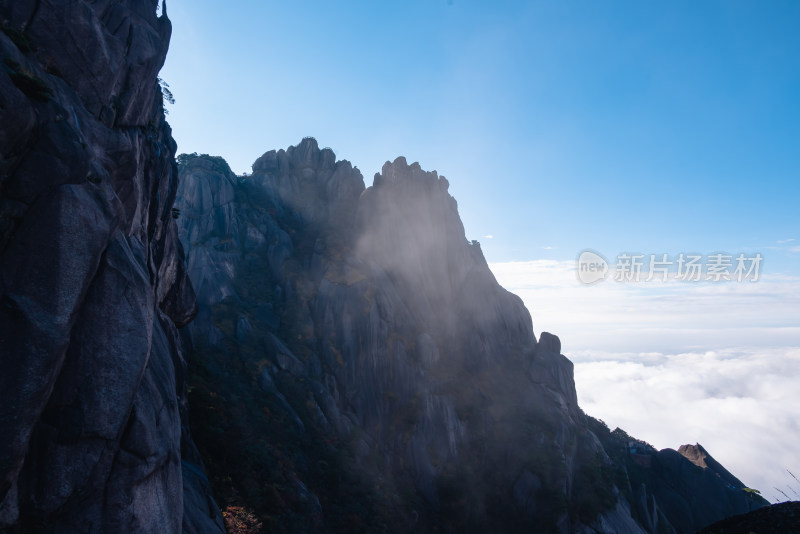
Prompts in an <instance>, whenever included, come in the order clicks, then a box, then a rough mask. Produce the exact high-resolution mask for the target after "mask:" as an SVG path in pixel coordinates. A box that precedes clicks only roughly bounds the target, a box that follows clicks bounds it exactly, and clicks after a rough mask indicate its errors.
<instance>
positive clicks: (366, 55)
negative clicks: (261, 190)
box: [162, 0, 800, 273]
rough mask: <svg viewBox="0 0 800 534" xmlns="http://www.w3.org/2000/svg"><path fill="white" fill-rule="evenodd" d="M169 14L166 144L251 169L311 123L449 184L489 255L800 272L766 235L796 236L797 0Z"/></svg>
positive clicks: (317, 131) (280, 5)
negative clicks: (684, 257)
mask: <svg viewBox="0 0 800 534" xmlns="http://www.w3.org/2000/svg"><path fill="white" fill-rule="evenodd" d="M168 8H169V14H170V17H171V18H172V20H173V25H174V34H173V40H172V47H171V50H170V55H169V57H168V59H167V64H166V66H165V68H164V70H163V71H162V76H163V77H164V78H165V79H166V80H167V82H168V83H169V84H170V85H171V87H172V89H173V92H174V94H175V97H176V99H177V103H176V105H175V106H172V107H171V110H170V116H169V119H170V122H171V123H172V125H173V128H174V130H175V137H176V138H177V140H178V143H179V149H180V150H181V151H189V152H194V151H197V152H207V153H212V154H217V155H222V156H223V157H225V158H226V159H227V160H228V161H229V163H230V164H231V166H232V167H233V169H234V170H235V171H236V172H244V171H246V170H249V166H250V164H251V163H252V162H253V161H254V160H255V159H256V158H257V157H258V156H259V155H261V154H262V153H263V152H265V151H267V150H270V149H273V148H282V147H287V146H289V145H291V144H296V143H297V142H299V140H300V139H301V138H302V137H304V136H307V135H312V136H314V137H316V138H317V139H318V141H319V142H320V145H321V146H330V147H331V148H333V149H334V151H335V152H336V153H337V156H338V157H340V158H344V159H349V160H350V161H352V162H353V163H354V164H355V165H357V166H358V167H359V168H360V169H361V170H362V172H363V173H364V175H365V180H366V182H367V184H368V185H369V184H370V183H371V181H372V175H373V174H374V173H375V172H376V171H379V170H380V167H381V165H382V164H383V162H384V161H386V160H387V159H394V158H395V157H396V156H399V155H404V156H406V157H407V158H408V159H409V160H410V161H419V162H420V163H421V164H422V166H423V167H424V168H426V169H429V170H433V169H436V170H438V171H439V172H440V173H441V174H444V175H445V176H447V177H448V178H449V179H450V181H451V192H452V193H453V195H454V196H455V197H456V199H457V200H458V201H459V206H460V212H461V216H462V218H463V219H464V223H465V227H466V230H467V235H468V237H469V238H471V239H472V238H475V239H479V240H480V241H481V242H482V244H483V249H484V252H485V254H486V255H487V258H488V259H489V260H490V261H511V260H516V261H519V260H530V259H537V258H552V259H567V258H574V257H575V255H576V254H577V252H578V251H580V250H582V249H584V248H594V249H597V250H600V251H601V252H603V253H604V254H606V255H610V256H615V255H616V254H618V253H619V252H622V251H639V252H643V253H671V254H677V253H679V252H682V251H698V252H702V253H711V252H715V251H727V252H731V253H737V252H742V251H743V252H751V251H756V250H758V251H762V252H764V253H765V256H766V257H765V262H764V268H765V270H770V271H772V272H776V271H778V272H784V273H787V272H791V271H798V270H800V260H799V258H800V254H798V253H792V252H790V249H791V247H792V246H795V247H796V246H797V245H800V242H786V243H778V242H779V241H786V240H789V239H800V217H798V215H797V210H796V204H797V202H798V200H800V150H798V147H800V97H798V95H800V32H798V30H797V28H798V27H800V4H798V3H797V2H791V1H788V2H769V3H756V2H733V1H725V2H702V3H698V2H669V3H667V2H663V3H654V2H596V1H584V2H493V3H491V4H490V3H488V2H479V1H466V0H452V1H448V0H442V1H432V0H426V1H417V2H413V1H412V2H380V3H377V2H336V3H333V2H308V1H303V2H291V3H289V2H265V1H238V2H233V3H228V4H225V5H224V7H221V5H220V4H219V3H218V2H210V1H206V0H199V1H192V2H188V1H186V0H172V1H170V2H169V4H168ZM487 235H491V236H493V238H492V239H489V238H486V237H484V236H487ZM545 247H552V249H550V248H545ZM769 247H775V248H774V249H771V248H769Z"/></svg>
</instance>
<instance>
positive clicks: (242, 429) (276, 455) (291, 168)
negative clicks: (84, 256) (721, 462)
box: [176, 138, 763, 532]
mask: <svg viewBox="0 0 800 534" xmlns="http://www.w3.org/2000/svg"><path fill="white" fill-rule="evenodd" d="M179 168H180V175H181V181H180V183H181V186H180V191H179V194H178V200H177V201H176V206H178V207H179V209H180V210H181V216H180V219H179V221H178V222H179V228H180V236H181V240H182V241H183V244H184V247H185V249H186V251H187V262H188V271H189V273H190V276H191V278H192V280H193V282H194V285H195V287H196V288H197V294H198V302H199V305H200V307H199V309H200V311H199V313H198V316H197V319H196V320H195V321H194V322H193V323H192V324H191V325H190V326H189V327H188V328H187V332H188V333H189V337H190V338H191V343H192V345H193V350H194V352H193V354H194V356H193V360H192V361H193V364H192V366H191V367H190V371H191V373H192V377H191V382H192V385H193V386H192V391H191V393H190V403H191V405H192V411H191V414H192V417H193V419H192V423H193V428H194V431H195V433H196V434H197V436H198V442H199V443H200V447H201V450H202V452H203V454H204V458H205V460H206V463H207V465H208V467H209V472H210V476H211V479H212V482H213V484H214V487H215V490H216V491H217V492H218V496H219V497H220V499H221V500H222V501H223V502H224V503H225V508H226V513H227V515H228V519H229V525H234V524H235V525H237V528H242V529H244V530H245V531H247V530H248V529H249V530H250V531H258V530H259V529H264V531H279V532H291V531H296V530H300V529H302V530H306V531H315V532H323V531H333V532H350V531H369V532H380V531H385V532H405V531H412V530H417V531H428V532H465V531H466V532H483V531H494V532H516V531H520V532H522V531H526V532H529V531H531V530H534V531H537V532H693V531H694V530H696V529H697V528H699V527H701V526H704V525H706V524H708V523H711V522H712V521H715V520H717V519H719V518H722V517H725V516H728V515H731V514H733V513H737V512H741V511H747V510H749V509H751V508H754V507H758V506H760V505H762V504H763V501H760V500H759V499H758V498H756V497H753V496H752V495H750V494H748V493H747V492H745V491H743V490H742V485H741V483H739V484H738V485H736V484H733V485H731V484H730V483H729V480H728V479H725V480H723V478H721V476H720V473H721V471H718V470H717V471H715V470H712V469H707V468H703V467H700V466H697V465H695V464H693V463H692V462H690V461H689V460H687V459H686V458H685V457H684V456H683V455H681V454H679V453H678V452H676V451H673V450H669V449H668V450H664V451H660V452H658V451H655V450H653V449H652V448H651V447H649V446H647V445H646V444H640V445H639V446H638V448H637V447H635V446H634V445H633V444H635V443H639V442H636V441H635V440H634V439H633V438H630V437H629V436H627V434H625V433H624V432H623V431H621V430H615V431H614V432H611V431H610V430H609V429H608V428H607V427H606V426H605V425H604V424H603V423H602V422H600V421H596V420H594V419H592V418H590V417H587V416H586V415H585V414H584V413H583V412H582V411H581V410H580V408H579V407H578V404H577V396H576V393H575V385H574V380H573V373H572V371H573V367H572V363H571V362H570V361H569V360H568V359H567V358H566V357H564V356H563V355H561V354H560V352H561V343H560V341H559V339H558V338H557V337H556V336H554V335H551V334H548V333H546V332H544V333H542V334H541V335H540V337H539V339H538V340H537V339H536V338H535V337H534V331H533V325H532V322H531V317H530V315H529V313H528V311H527V310H526V309H525V307H524V306H523V304H522V301H521V300H520V299H519V298H518V297H516V296H515V295H513V294H511V293H509V292H508V291H506V290H505V289H503V288H502V287H500V286H499V285H498V283H497V282H496V280H495V278H494V276H493V275H492V273H491V271H490V270H489V268H488V265H487V263H486V260H485V259H484V256H483V253H482V252H481V249H480V245H479V244H478V243H477V242H474V241H473V242H470V241H468V240H467V239H466V237H465V234H464V228H463V225H462V224H461V220H460V218H459V215H458V210H457V205H456V201H455V200H454V199H453V198H452V197H451V196H450V194H449V193H448V186H449V184H448V181H447V180H446V179H445V178H444V177H443V176H439V175H438V174H437V173H436V172H425V171H424V170H422V169H421V168H420V166H419V165H418V164H416V163H414V164H411V165H409V164H408V163H407V162H406V160H405V159H404V158H398V159H396V160H395V161H394V162H391V163H390V162H387V163H386V164H385V165H384V167H383V169H382V171H381V173H379V174H376V175H375V179H374V183H373V185H372V186H371V187H369V188H367V187H365V185H364V182H363V178H362V176H361V173H360V172H359V171H358V169H355V168H353V167H352V166H351V164H350V163H348V162H347V161H336V158H335V156H334V154H333V152H332V151H331V150H329V149H322V150H320V149H319V148H318V146H317V143H316V141H315V140H314V139H312V138H307V139H304V140H303V141H302V142H301V143H300V144H299V145H297V146H294V147H290V148H289V149H287V150H279V151H270V152H267V153H266V154H264V155H263V156H261V157H260V158H259V159H258V160H257V161H256V162H255V163H254V164H253V174H252V175H250V176H235V175H234V174H233V173H232V172H231V171H230V169H229V168H228V166H227V164H226V163H225V162H224V160H222V159H221V158H216V157H209V156H198V155H196V154H195V155H182V156H181V157H180V158H179ZM242 450H245V451H247V453H246V455H244V456H242V455H241V453H240V452H239V451H242ZM237 454H238V456H237Z"/></svg>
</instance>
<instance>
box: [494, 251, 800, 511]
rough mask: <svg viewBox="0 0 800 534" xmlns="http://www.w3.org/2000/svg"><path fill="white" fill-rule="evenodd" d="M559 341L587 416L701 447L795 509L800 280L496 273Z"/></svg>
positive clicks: (571, 267) (556, 269)
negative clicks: (587, 279) (594, 278)
mask: <svg viewBox="0 0 800 534" xmlns="http://www.w3.org/2000/svg"><path fill="white" fill-rule="evenodd" d="M490 267H491V269H492V271H493V272H494V274H495V276H496V277H497V280H498V282H500V284H501V285H503V286H504V287H505V288H506V289H508V290H509V291H511V292H513V293H516V294H517V295H519V296H520V297H521V298H522V299H523V301H524V302H525V305H526V306H527V307H528V309H529V310H530V312H531V315H532V317H533V326H534V330H535V331H536V333H537V335H538V334H539V333H541V332H542V331H548V332H552V333H554V334H557V335H558V336H559V337H560V338H561V342H562V352H563V353H564V354H565V355H566V356H567V357H569V358H570V359H571V360H572V361H573V362H574V363H575V382H576V386H577V389H578V400H579V402H580V405H581V407H582V408H583V409H584V411H586V413H588V414H590V415H592V416H594V417H597V418H600V419H603V420H604V421H605V422H606V423H607V424H608V425H609V426H610V427H611V428H614V427H617V426H619V427H621V428H623V429H625V430H626V431H627V432H629V433H630V434H632V435H634V436H636V437H638V438H640V439H644V440H645V441H648V442H650V443H651V444H652V445H653V446H655V447H656V448H659V449H660V448H667V447H669V448H674V449H677V448H678V446H679V445H681V444H683V443H700V444H702V445H703V446H704V447H705V448H706V450H708V452H709V453H710V454H711V455H712V456H714V457H715V458H716V459H717V460H718V461H719V462H720V463H722V465H724V466H725V467H726V468H728V469H729V470H730V471H731V472H732V473H733V474H734V475H735V476H737V477H738V478H739V479H740V480H741V481H742V482H743V483H745V484H746V485H748V486H750V487H753V488H756V489H759V490H760V491H761V492H762V494H763V495H764V496H765V497H766V498H767V499H769V500H771V501H784V500H787V497H788V498H791V499H800V483H798V482H797V481H796V480H795V479H794V478H793V477H792V475H791V474H790V473H789V472H788V471H792V472H793V473H794V474H795V475H798V476H799V477H800V455H798V454H797V444H798V443H800V422H798V417H797V416H798V414H800V394H799V393H800V277H792V276H786V275H778V274H762V275H760V277H759V280H758V281H756V282H749V281H745V282H736V281H720V282H705V281H703V282H686V281H678V280H674V279H670V280H667V281H665V282H664V281H660V280H653V281H651V282H639V283H635V282H618V281H616V280H614V279H613V273H612V276H611V277H609V279H607V280H605V281H602V282H599V283H597V284H595V285H591V286H587V285H584V284H582V283H580V282H579V280H578V278H577V276H576V270H575V262H573V261H554V260H536V261H526V262H511V263H493V264H491V265H490Z"/></svg>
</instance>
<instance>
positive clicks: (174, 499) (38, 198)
mask: <svg viewBox="0 0 800 534" xmlns="http://www.w3.org/2000/svg"><path fill="white" fill-rule="evenodd" d="M163 9H164V11H166V7H164V8H163ZM156 10H157V6H156V2H154V1H151V0H126V1H121V2H120V1H110V0H105V1H103V0H101V1H83V0H71V1H64V2H62V1H54V0H37V1H33V0H31V1H23V0H13V1H11V0H3V1H2V2H0V23H2V28H0V29H2V31H1V32H0V59H1V60H2V65H0V351H2V352H1V353H0V369H1V370H0V400H2V402H0V428H2V431H3V439H2V440H0V503H1V504H0V529H9V530H11V531H22V532H28V531H34V530H36V531H39V530H41V531H49V530H56V531H59V532H180V531H181V530H182V529H184V527H185V530H186V531H190V532H220V531H222V526H221V525H222V522H221V518H220V516H219V511H218V510H216V506H215V505H214V502H213V499H211V498H210V493H209V490H208V484H207V481H206V480H205V475H203V473H202V465H201V463H200V459H199V456H197V455H196V454H194V455H193V451H194V448H193V445H192V442H191V439H190V437H189V435H188V427H187V426H186V421H187V415H186V402H185V399H186V396H185V382H184V377H185V367H186V362H185V355H186V353H185V352H184V350H183V345H182V342H181V340H180V336H179V332H178V328H180V327H182V326H184V325H185V324H187V323H188V322H189V321H190V320H191V319H192V318H193V317H194V315H195V313H196V311H197V308H196V302H195V297H194V292H193V290H192V285H191V283H190V281H189V279H188V278H187V276H186V270H185V265H184V258H183V252H182V248H181V245H180V242H179V241H178V238H177V227H176V225H175V221H174V219H173V216H172V212H171V208H172V204H173V201H174V198H175V193H176V190H177V186H178V183H177V180H178V173H177V168H176V165H175V161H174V154H175V149H176V145H175V141H174V140H173V139H172V136H171V131H170V128H169V125H168V124H167V123H166V122H165V121H164V112H163V109H162V95H161V91H160V87H159V84H158V81H157V78H156V76H157V74H158V71H159V69H160V68H161V66H162V64H163V62H164V58H165V55H166V53H167V48H168V44H169V38H170V33H171V23H170V21H169V19H168V18H167V17H166V13H165V12H164V13H163V14H162V15H161V16H157V14H156ZM182 441H183V448H184V451H183V454H182V451H181V445H182ZM192 461H194V462H196V463H197V464H196V465H195V464H192V463H191V462H192ZM184 486H185V487H184ZM184 490H185V491H186V495H187V498H186V499H185V498H184ZM184 504H186V505H187V509H186V513H184V511H183V509H184Z"/></svg>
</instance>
